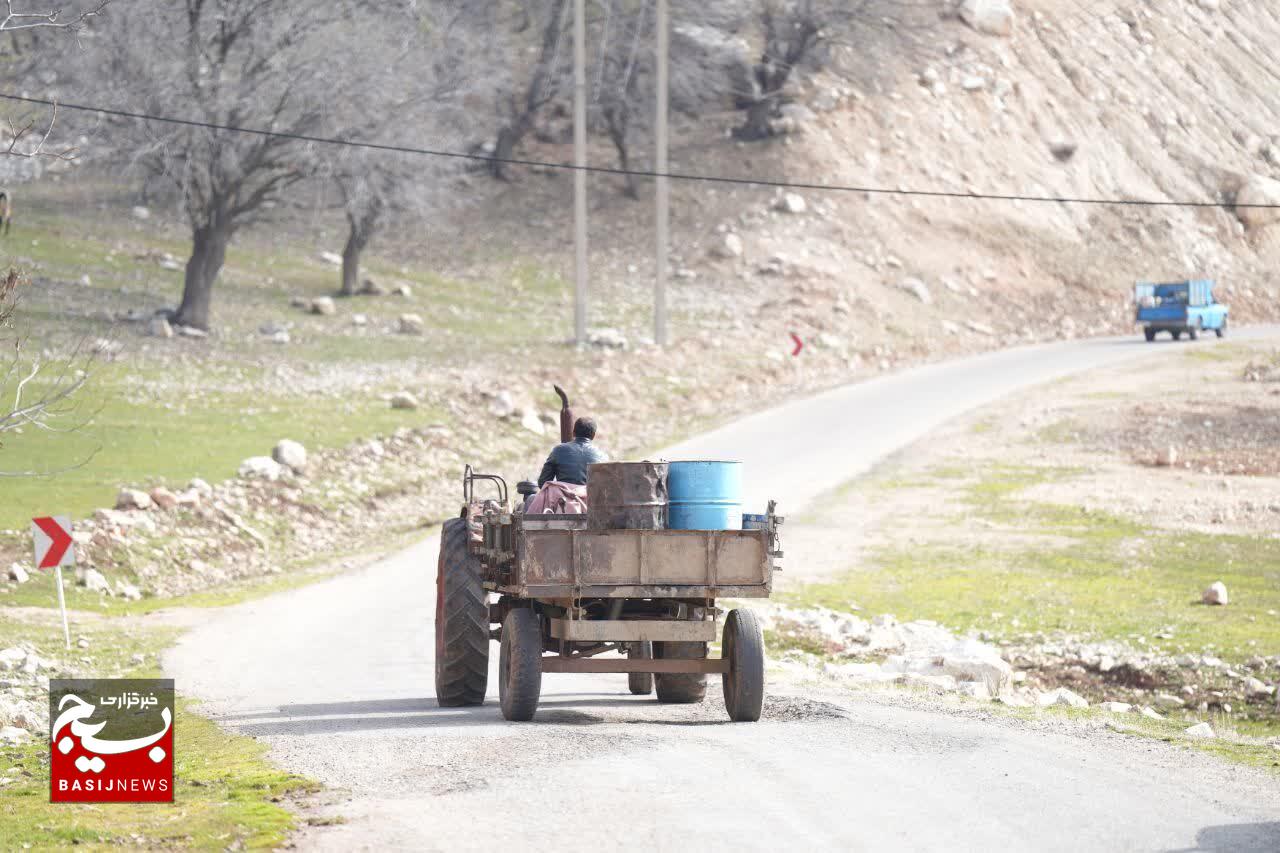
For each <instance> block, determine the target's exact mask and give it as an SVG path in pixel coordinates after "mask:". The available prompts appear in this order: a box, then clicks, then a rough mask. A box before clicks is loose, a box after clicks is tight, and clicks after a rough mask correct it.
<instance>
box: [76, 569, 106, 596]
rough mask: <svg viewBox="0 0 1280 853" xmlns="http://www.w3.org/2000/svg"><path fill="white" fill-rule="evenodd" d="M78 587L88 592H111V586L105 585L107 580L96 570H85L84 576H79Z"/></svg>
mask: <svg viewBox="0 0 1280 853" xmlns="http://www.w3.org/2000/svg"><path fill="white" fill-rule="evenodd" d="M80 585H81V586H82V587H84V588H85V589H87V590H89V592H110V591H111V584H109V583H107V579H106V578H105V577H103V576H102V572H100V571H98V570H97V569H85V570H84V574H82V575H81V576H80Z"/></svg>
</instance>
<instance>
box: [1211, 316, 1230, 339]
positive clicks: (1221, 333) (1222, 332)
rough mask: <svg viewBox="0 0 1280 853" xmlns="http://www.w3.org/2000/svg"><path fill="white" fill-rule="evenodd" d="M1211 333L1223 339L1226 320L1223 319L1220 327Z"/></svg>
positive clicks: (1225, 331) (1225, 333) (1225, 334)
mask: <svg viewBox="0 0 1280 853" xmlns="http://www.w3.org/2000/svg"><path fill="white" fill-rule="evenodd" d="M1213 331H1214V332H1215V333H1217V335H1218V337H1220V338H1225V337H1226V336H1227V318H1226V317H1223V318H1222V325H1221V326H1219V327H1218V328H1216V329H1214V330H1213Z"/></svg>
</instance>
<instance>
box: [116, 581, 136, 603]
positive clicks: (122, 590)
mask: <svg viewBox="0 0 1280 853" xmlns="http://www.w3.org/2000/svg"><path fill="white" fill-rule="evenodd" d="M116 595H118V596H120V597H121V598H123V599H124V600H125V601H141V600H142V590H140V589H138V588H137V587H136V586H134V585H133V584H131V583H121V582H120V581H116Z"/></svg>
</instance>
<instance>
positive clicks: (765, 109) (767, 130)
mask: <svg viewBox="0 0 1280 853" xmlns="http://www.w3.org/2000/svg"><path fill="white" fill-rule="evenodd" d="M773 106H774V98H773V96H772V95H768V94H766V95H765V96H764V97H762V98H760V100H758V101H756V102H755V103H754V104H752V105H751V106H750V107H749V108H748V109H747V119H746V121H744V122H743V123H742V124H741V125H740V126H738V127H735V128H734V129H733V138H734V139H737V140H740V141H742V142H755V141H757V140H760V139H768V138H769V137H770V136H772V135H773V128H771V127H770V126H769V120H770V119H772V118H773Z"/></svg>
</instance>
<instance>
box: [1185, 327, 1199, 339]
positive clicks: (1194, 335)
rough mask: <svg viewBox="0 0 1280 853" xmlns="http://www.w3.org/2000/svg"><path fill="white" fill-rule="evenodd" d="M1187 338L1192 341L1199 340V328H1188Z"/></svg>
mask: <svg viewBox="0 0 1280 853" xmlns="http://www.w3.org/2000/svg"><path fill="white" fill-rule="evenodd" d="M1187 337H1188V338H1190V339H1191V340H1193V341H1194V340H1197V339H1198V338H1199V337H1200V327H1199V326H1187Z"/></svg>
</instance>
